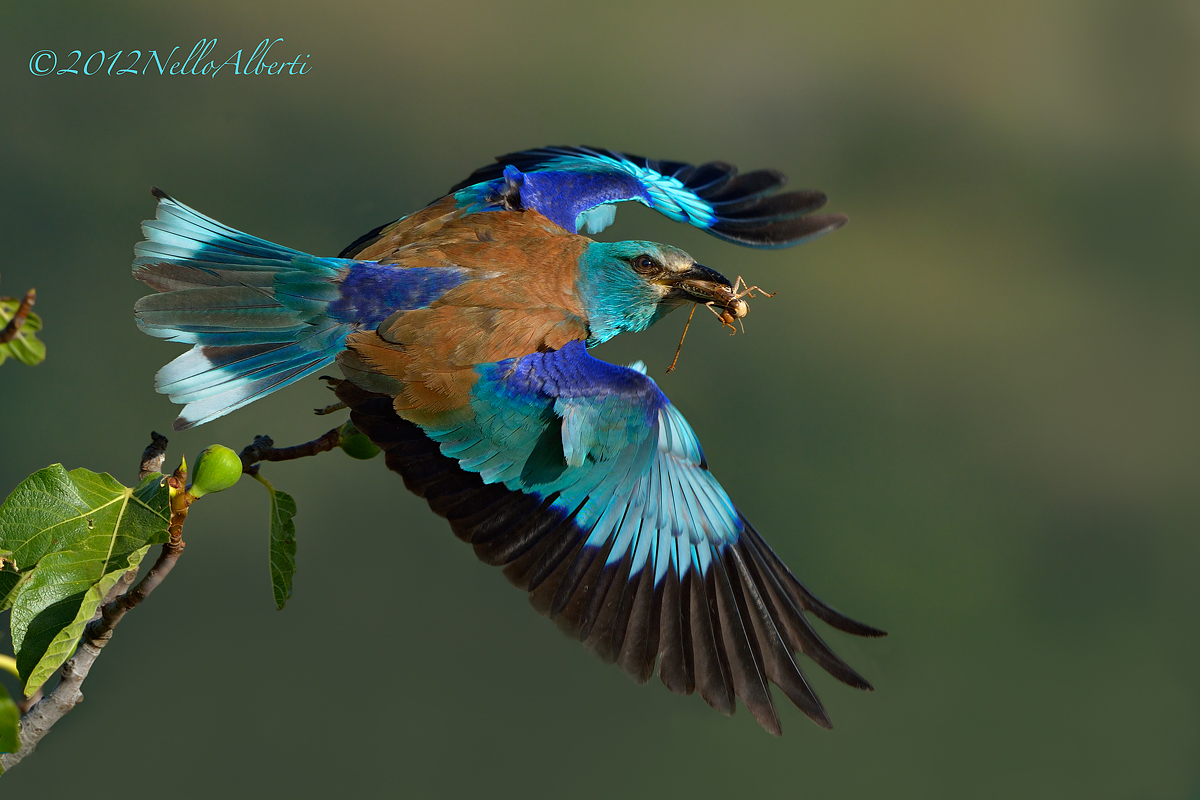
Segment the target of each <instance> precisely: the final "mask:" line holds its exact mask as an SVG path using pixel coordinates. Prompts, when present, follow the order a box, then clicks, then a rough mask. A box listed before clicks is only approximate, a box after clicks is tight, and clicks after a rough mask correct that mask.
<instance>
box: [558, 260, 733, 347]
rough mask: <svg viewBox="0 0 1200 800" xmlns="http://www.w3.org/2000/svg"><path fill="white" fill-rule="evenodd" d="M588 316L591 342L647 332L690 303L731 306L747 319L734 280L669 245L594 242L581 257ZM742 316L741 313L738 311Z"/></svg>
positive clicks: (580, 285)
mask: <svg viewBox="0 0 1200 800" xmlns="http://www.w3.org/2000/svg"><path fill="white" fill-rule="evenodd" d="M576 285H577V287H578V289H579V294H580V297H581V298H582V300H583V304H584V307H585V309H586V311H587V314H588V327H589V328H590V331H591V335H590V337H589V338H588V344H589V345H591V344H599V343H600V342H604V341H607V340H608V339H611V338H612V337H614V336H616V335H617V334H618V333H623V332H626V331H643V330H645V329H646V328H649V327H650V326H651V325H653V324H654V323H655V322H657V321H658V320H660V319H662V318H663V317H664V316H665V315H667V314H668V313H670V312H671V311H673V310H675V309H676V308H678V307H679V306H681V305H683V304H685V303H686V302H689V301H690V302H693V303H708V302H713V301H715V302H716V303H717V305H719V306H722V308H724V307H726V305H727V303H731V304H739V303H740V304H741V305H740V306H737V305H734V306H731V307H730V309H729V310H730V311H731V312H732V314H733V316H735V317H741V316H744V315H745V311H744V306H745V301H743V300H738V299H734V297H733V287H732V285H731V284H730V283H729V280H728V279H727V278H726V277H725V276H724V275H722V274H721V273H719V272H717V271H716V270H712V269H709V268H708V267H706V266H704V265H703V264H697V263H696V259H694V258H692V257H691V256H690V255H688V254H687V253H685V252H684V251H682V250H680V249H679V248H677V247H671V246H670V245H665V244H657V243H655V242H638V241H631V242H593V243H591V244H590V245H588V249H587V251H586V252H585V253H584V256H583V258H582V259H580V265H579V280H578V283H577V284H576ZM739 312H741V313H739Z"/></svg>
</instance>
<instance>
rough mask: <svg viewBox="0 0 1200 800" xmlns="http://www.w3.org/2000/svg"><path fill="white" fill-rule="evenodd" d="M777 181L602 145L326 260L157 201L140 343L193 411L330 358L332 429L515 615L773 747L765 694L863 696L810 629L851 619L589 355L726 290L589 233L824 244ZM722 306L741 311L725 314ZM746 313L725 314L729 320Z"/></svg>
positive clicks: (252, 393)
mask: <svg viewBox="0 0 1200 800" xmlns="http://www.w3.org/2000/svg"><path fill="white" fill-rule="evenodd" d="M785 181H786V178H785V176H784V175H783V174H782V173H781V172H779V171H776V170H756V171H752V172H746V173H739V172H738V170H737V168H736V167H734V166H732V165H731V164H728V163H725V162H721V161H713V162H708V163H704V164H701V165H699V166H695V165H692V164H688V163H685V162H677V161H663V160H653V159H647V158H643V157H641V156H635V155H631V154H627V153H622V152H617V151H613V150H606V149H603V148H596V147H545V148H538V149H534V150H526V151H521V152H515V153H510V154H507V155H504V156H500V157H498V158H497V159H496V160H495V163H493V164H489V165H487V166H484V167H481V168H479V169H477V170H475V171H474V172H473V173H472V174H471V175H470V176H469V177H468V178H466V179H465V180H463V181H461V182H460V183H458V184H456V185H455V186H454V187H452V188H451V190H450V192H449V193H448V194H446V195H445V196H443V197H441V198H439V199H437V200H435V201H433V202H432V203H430V204H429V205H427V206H426V207H424V208H422V209H420V210H418V211H416V212H414V213H412V214H409V215H407V216H404V217H402V218H400V219H398V220H395V221H393V222H389V223H387V224H385V225H381V226H379V227H377V228H375V229H374V230H372V231H370V232H369V233H367V234H365V235H363V236H362V237H360V238H359V239H357V240H356V241H355V242H353V243H352V244H351V245H350V246H348V247H347V248H345V249H344V250H343V251H342V252H341V253H340V254H339V255H338V256H337V257H319V256H313V255H309V254H307V253H303V252H300V251H297V250H293V249H291V248H288V247H283V246H281V245H277V244H273V243H271V242H268V241H266V240H264V239H260V238H257V237H254V236H251V235H248V234H245V233H242V232H240V231H238V230H235V229H233V228H230V227H228V226H226V225H224V224H222V223H220V222H217V221H216V220H214V219H211V218H209V217H207V216H204V215H203V214H201V213H199V212H197V211H195V210H193V209H191V208H189V207H188V206H186V205H184V204H183V203H180V202H178V201H176V200H174V199H173V198H172V197H170V196H169V195H167V194H166V193H165V192H162V191H161V190H158V189H153V190H152V191H153V194H154V195H155V197H156V198H157V212H156V218H155V219H153V220H147V221H145V222H144V223H143V226H142V227H143V233H144V236H145V239H144V241H142V242H140V243H139V244H137V245H136V247H135V260H134V266H133V269H134V275H135V277H136V278H137V279H138V280H140V281H142V282H143V283H145V284H146V285H147V286H149V287H150V288H152V289H154V290H155V291H156V292H157V293H156V294H151V295H148V296H146V297H144V298H142V299H141V300H139V301H138V302H137V304H136V306H135V317H136V321H137V324H138V325H139V327H140V328H141V329H142V330H143V331H144V332H146V333H148V334H150V335H152V336H155V337H159V338H163V339H166V340H169V341H173V342H181V343H184V344H190V345H191V349H189V350H188V351H186V352H185V353H183V354H182V355H180V356H179V357H177V358H175V359H174V360H173V361H171V362H170V363H168V364H167V365H166V366H164V367H163V368H162V369H161V370H160V371H159V372H158V374H157V376H156V388H157V390H158V391H159V392H161V393H164V394H167V395H168V396H169V397H170V399H171V400H172V401H174V402H175V403H179V404H182V405H183V406H184V408H183V410H182V412H181V413H180V415H179V417H178V419H177V420H176V421H175V428H176V429H186V428H190V427H193V426H196V425H200V424H203V423H207V422H210V421H212V420H214V419H217V418H218V417H221V416H223V415H225V414H228V413H230V412H232V411H235V410H236V409H238V408H241V407H243V406H245V405H246V404H248V403H251V402H253V401H254V400H257V399H259V398H261V397H263V396H265V395H267V394H270V393H271V392H274V391H276V390H278V389H281V388H283V387H285V386H287V385H289V384H291V383H293V382H295V381H297V380H300V379H301V378H303V377H305V376H307V375H311V374H313V373H314V372H316V371H318V370H320V369H322V368H323V367H326V366H328V365H329V364H331V363H336V364H337V365H338V367H340V369H341V372H342V374H343V375H344V379H342V380H340V382H339V383H337V385H336V393H337V396H338V398H339V400H340V401H341V402H342V403H344V404H345V405H346V406H348V408H349V410H350V419H351V422H352V423H353V424H354V425H355V426H356V427H357V428H358V429H359V430H360V431H362V432H363V433H364V434H365V435H366V436H367V437H368V438H369V439H370V440H371V441H372V442H374V443H375V444H376V445H378V446H379V447H380V448H381V449H382V450H383V452H384V455H385V462H386V465H387V466H388V468H389V469H391V470H392V471H395V472H397V473H399V474H400V476H401V477H402V478H403V480H404V483H405V485H406V486H407V488H408V489H409V490H411V491H412V492H413V493H415V494H416V495H418V496H419V497H422V498H424V499H425V500H426V501H427V503H428V504H429V506H430V508H431V510H432V511H433V512H435V513H436V514H438V515H440V516H442V517H444V518H446V519H447V520H448V521H449V524H450V527H451V530H452V531H453V533H454V534H455V535H456V536H458V537H459V538H460V539H462V540H464V541H465V542H467V543H469V544H471V545H472V547H473V549H474V551H475V554H476V555H477V556H478V557H479V558H480V559H481V560H482V561H484V562H485V563H487V564H490V565H494V566H499V567H502V568H503V571H504V574H505V575H506V576H507V577H508V579H509V580H510V581H511V582H512V583H513V584H515V585H516V586H517V587H518V588H520V589H522V590H524V591H526V592H528V594H529V600H530V602H531V604H532V605H533V607H534V608H535V609H536V610H537V611H538V612H539V613H541V614H543V615H544V616H546V617H549V618H550V619H551V620H553V621H555V622H556V623H557V625H558V627H559V628H560V629H561V630H563V631H564V632H566V633H567V634H568V635H569V636H571V637H573V638H575V639H578V640H579V641H581V642H582V643H583V645H584V646H585V647H586V648H587V649H588V650H589V651H590V652H592V653H594V654H595V655H596V656H598V657H599V658H600V659H602V660H603V661H605V662H607V663H610V664H612V663H615V664H617V665H618V666H619V667H620V668H621V669H622V670H623V671H624V672H625V673H626V674H628V675H629V676H630V677H631V678H633V680H634V681H635V682H637V683H639V684H645V683H646V682H648V681H649V680H650V678H651V677H652V676H653V674H654V673H655V671H656V670H657V673H658V675H659V677H660V679H661V681H662V683H663V684H665V685H666V687H667V688H668V689H670V690H671V691H672V692H675V693H677V694H683V695H688V694H693V693H698V694H699V695H700V696H701V697H702V698H703V700H704V701H705V702H706V703H707V704H708V705H710V706H711V707H713V708H714V709H716V710H717V711H719V712H722V713H724V714H727V715H732V714H733V713H734V711H735V709H736V699H741V701H742V703H743V704H744V705H745V706H746V708H747V709H748V710H749V712H750V713H751V715H752V716H753V717H754V719H755V720H756V721H757V722H758V723H759V724H760V725H761V726H762V727H763V728H764V729H765V730H767V731H768V732H770V733H772V734H774V735H777V736H778V735H782V727H781V724H780V720H779V713H778V710H777V708H776V706H775V700H774V697H773V694H772V690H771V688H770V686H771V684H774V685H775V686H776V687H778V689H779V690H780V691H781V692H782V693H783V695H784V696H786V698H787V699H788V700H790V701H791V703H792V704H794V705H795V706H796V707H797V708H798V709H800V711H802V712H803V713H804V714H805V715H806V716H808V717H809V718H810V719H811V720H812V721H813V722H815V723H816V724H817V725H819V726H821V727H825V728H831V727H832V722H831V720H830V717H829V714H828V712H827V711H826V709H825V707H824V705H823V704H822V702H821V700H820V699H819V698H818V697H817V695H816V693H815V692H814V691H813V689H812V687H811V685H810V684H809V682H808V679H807V678H806V676H805V675H804V673H803V671H802V670H801V667H800V663H799V662H800V659H799V656H800V655H803V656H805V657H806V658H808V659H810V660H812V661H813V662H815V663H816V664H817V665H818V666H820V667H821V668H823V669H824V670H825V671H827V672H828V673H829V674H831V675H832V676H834V677H835V678H837V679H838V680H840V681H842V682H843V683H846V684H848V685H850V686H852V687H855V688H858V689H862V690H867V691H871V690H872V686H871V684H870V683H869V682H868V681H867V680H866V679H865V678H863V677H862V676H861V675H859V674H858V673H857V672H856V671H855V670H854V669H852V668H851V667H850V666H849V665H848V664H846V663H845V661H843V660H842V659H841V658H840V657H839V656H837V655H836V654H835V653H834V652H833V650H832V648H831V647H830V646H829V645H827V644H826V643H825V641H824V640H823V639H822V638H821V636H820V635H819V634H818V633H817V631H816V630H815V628H814V626H813V623H812V621H811V620H810V619H809V616H810V615H811V617H814V618H816V619H819V620H821V621H823V622H824V623H827V624H828V625H830V626H832V627H833V628H835V629H837V630H840V631H844V632H846V633H850V634H855V635H858V636H866V637H876V636H884V635H886V634H885V632H884V631H882V630H880V629H878V628H875V627H872V626H870V625H866V624H864V623H861V622H857V621H855V620H853V619H851V618H850V617H848V616H846V615H844V614H842V613H841V612H839V611H837V610H835V609H834V608H833V607H832V606H830V605H829V604H827V603H825V602H824V601H822V600H820V599H819V598H818V597H817V596H816V595H815V594H813V593H812V592H811V591H809V589H808V588H807V587H806V586H805V585H804V584H803V583H801V582H800V580H799V579H797V578H796V577H795V575H794V574H793V573H792V572H791V570H789V569H788V567H787V566H786V565H785V564H784V563H783V562H782V560H781V559H780V558H779V556H777V555H776V554H775V552H774V551H773V550H772V549H771V548H770V546H768V544H767V543H766V541H765V540H764V539H763V537H762V536H761V535H760V534H759V532H758V531H757V530H756V529H755V527H754V526H753V525H752V524H751V523H750V521H749V520H748V519H747V518H746V516H745V515H744V514H743V513H742V512H741V511H740V510H739V509H738V508H737V506H735V505H734V503H733V502H732V500H731V499H730V497H729V495H728V494H727V493H726V491H725V490H724V489H723V488H722V486H721V484H720V483H719V482H718V481H717V479H716V478H715V477H714V476H713V474H712V473H711V472H710V471H709V468H708V462H707V460H706V459H705V456H704V452H703V450H702V449H701V446H700V442H699V439H698V438H697V436H696V434H695V432H694V431H693V430H692V428H691V426H690V425H689V424H688V423H687V421H686V420H685V419H684V417H683V415H682V414H681V413H680V412H679V411H678V410H677V409H676V407H675V406H674V405H673V404H672V403H671V402H670V401H669V400H668V399H667V397H666V395H665V394H663V392H662V390H661V389H660V388H659V387H658V385H657V383H656V382H655V381H654V380H652V379H651V378H650V377H648V376H647V375H646V370H645V366H644V364H642V363H641V362H638V363H635V364H632V365H629V366H620V365H615V364H611V363H608V362H606V361H603V360H601V359H598V358H596V357H594V356H592V355H591V354H590V353H589V352H588V350H589V348H591V347H593V346H595V345H597V344H600V343H601V342H604V341H607V340H609V339H611V338H612V337H614V336H616V335H619V334H621V333H624V332H636V331H641V330H645V329H646V328H648V327H650V326H651V325H653V324H654V323H655V322H657V321H658V320H660V319H662V318H663V317H664V316H665V315H666V314H668V313H669V312H671V311H672V310H674V309H676V308H679V307H682V306H687V305H691V306H692V307H693V308H695V307H696V306H697V305H710V306H713V305H714V304H716V305H717V306H718V307H719V310H721V311H725V312H729V313H730V314H731V315H732V316H740V315H741V314H744V311H745V308H744V301H742V300H741V299H740V295H739V293H738V292H737V291H736V290H735V284H731V283H730V281H729V280H728V279H727V278H725V277H724V276H723V275H721V274H720V273H719V272H717V271H716V270H714V269H712V268H710V267H708V266H705V265H703V264H700V263H699V262H697V260H696V259H695V258H693V257H692V256H691V255H689V254H688V253H686V252H684V251H683V250H680V249H678V248H675V247H672V246H670V245H666V244H660V243H655V242H647V241H618V242H599V241H595V240H593V239H592V238H590V234H595V233H598V232H600V231H601V230H604V229H605V228H606V227H608V226H609V225H610V224H612V223H613V221H614V218H615V212H616V208H617V204H619V203H621V202H627V201H632V202H640V203H642V204H643V205H646V206H648V207H650V208H652V209H654V210H655V211H658V212H660V213H662V214H664V215H665V216H667V217H669V218H670V219H673V220H676V221H679V222H683V223H686V224H689V225H691V226H694V227H697V228H700V229H702V230H704V231H706V232H708V233H710V234H712V235H713V236H716V237H718V238H720V239H724V240H726V241H730V242H734V243H737V244H740V245H745V246H748V247H753V248H779V247H788V246H792V245H795V244H798V243H800V242H803V241H808V240H810V239H812V238H815V237H817V236H820V235H823V234H826V233H829V232H830V231H833V230H835V229H837V228H839V227H841V226H842V225H843V224H845V222H846V217H845V216H844V215H841V214H815V213H813V212H815V211H817V210H818V209H820V208H821V207H822V206H823V205H824V203H825V202H826V197H825V195H824V194H823V193H821V192H819V191H813V190H804V191H789V192H783V191H780V189H781V188H782V187H783V185H784V183H785ZM739 304H741V305H739ZM739 312H740V313H739Z"/></svg>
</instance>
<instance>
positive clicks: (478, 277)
mask: <svg viewBox="0 0 1200 800" xmlns="http://www.w3.org/2000/svg"><path fill="white" fill-rule="evenodd" d="M433 209H434V207H432V206H431V207H430V208H429V209H425V212H421V213H422V214H424V213H426V212H429V216H428V218H426V219H425V220H423V221H418V222H417V223H416V224H414V225H408V226H405V223H408V221H409V220H407V219H406V220H401V222H399V223H396V224H395V227H394V228H392V229H391V230H387V231H385V232H384V235H383V237H382V238H381V239H379V240H378V241H376V242H375V243H373V244H371V245H369V246H368V247H366V248H364V249H363V250H362V251H360V252H359V254H358V257H359V258H380V259H381V261H382V262H384V263H392V264H395V265H396V266H397V267H398V268H401V269H404V268H412V267H432V266H440V267H445V266H455V267H458V268H460V269H464V270H468V271H469V273H471V274H472V277H471V278H468V280H466V281H465V282H464V283H462V284H460V285H459V286H457V287H455V288H454V289H451V290H450V291H448V292H447V293H446V294H444V295H443V296H442V297H441V298H439V299H438V300H435V301H434V302H432V303H431V304H430V305H429V307H428V308H422V309H417V310H412V311H401V312H397V313H396V314H393V315H392V316H391V317H389V318H387V319H386V320H384V321H383V322H382V323H380V325H379V327H378V328H377V329H376V330H374V331H362V332H359V333H355V334H353V335H351V336H350V337H349V339H348V340H347V343H346V344H347V348H348V350H347V352H346V354H345V355H344V356H343V357H341V358H340V362H341V365H342V366H343V368H347V369H349V370H351V372H352V373H354V374H362V373H374V374H375V375H376V376H377V377H375V378H372V380H373V381H374V382H375V383H377V384H382V385H387V386H388V388H389V389H391V391H389V392H388V393H389V394H393V395H394V396H395V398H396V401H395V408H396V411H397V413H399V414H400V415H401V416H402V417H404V418H405V419H408V420H410V421H413V422H419V421H420V420H421V419H422V418H424V417H425V415H433V414H438V413H442V412H445V411H448V410H451V409H455V408H461V407H463V406H465V405H466V404H467V402H468V401H469V398H470V391H471V387H472V386H473V385H474V383H475V379H476V373H475V369H474V367H475V365H476V364H489V363H494V362H496V361H503V360H504V359H507V358H515V357H517V356H522V355H526V354H529V353H535V352H539V351H547V350H557V349H559V348H561V347H562V346H563V345H565V344H566V343H567V342H569V341H571V340H573V339H585V338H587V335H588V331H587V324H586V322H585V321H584V320H585V318H586V317H585V314H584V311H583V308H582V305H581V302H580V299H579V295H578V292H577V291H576V287H575V278H576V275H577V274H578V263H579V258H580V256H581V255H582V254H583V251H584V250H585V249H586V247H587V246H588V244H589V243H590V240H589V239H586V238H585V237H582V236H575V235H571V234H566V233H565V231H563V230H562V229H561V228H559V227H558V226H557V225H555V224H554V223H552V222H550V221H549V220H547V219H545V218H544V217H542V216H541V215H540V214H538V213H537V212H530V211H524V212H508V211H503V212H489V213H484V214H474V215H471V216H470V217H468V218H466V219H454V218H452V215H447V214H437V213H436V211H434V210H433ZM414 216H416V215H414ZM410 219H411V218H410Z"/></svg>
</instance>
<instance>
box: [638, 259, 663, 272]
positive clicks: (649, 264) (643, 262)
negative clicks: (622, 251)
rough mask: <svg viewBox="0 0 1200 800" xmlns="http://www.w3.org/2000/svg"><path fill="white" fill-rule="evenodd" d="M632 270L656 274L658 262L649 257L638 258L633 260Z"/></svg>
mask: <svg viewBox="0 0 1200 800" xmlns="http://www.w3.org/2000/svg"><path fill="white" fill-rule="evenodd" d="M633 268H634V269H635V270H637V271H638V272H657V271H658V262H656V261H655V260H654V259H653V258H651V257H650V256H638V257H637V258H635V259H634V260H633Z"/></svg>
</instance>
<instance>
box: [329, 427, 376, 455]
mask: <svg viewBox="0 0 1200 800" xmlns="http://www.w3.org/2000/svg"><path fill="white" fill-rule="evenodd" d="M338 447H340V448H342V451H343V452H344V453H345V454H346V455H348V456H350V457H351V458H357V459H359V460H362V461H366V460H367V459H368V458H374V457H375V456H377V455H379V448H378V447H376V446H375V443H374V442H372V441H371V440H370V439H368V438H367V437H366V434H364V433H363V432H362V431H360V430H359V429H358V428H356V427H354V423H353V422H349V421H347V422H346V424H345V425H343V426H342V427H341V428H339V429H338Z"/></svg>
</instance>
